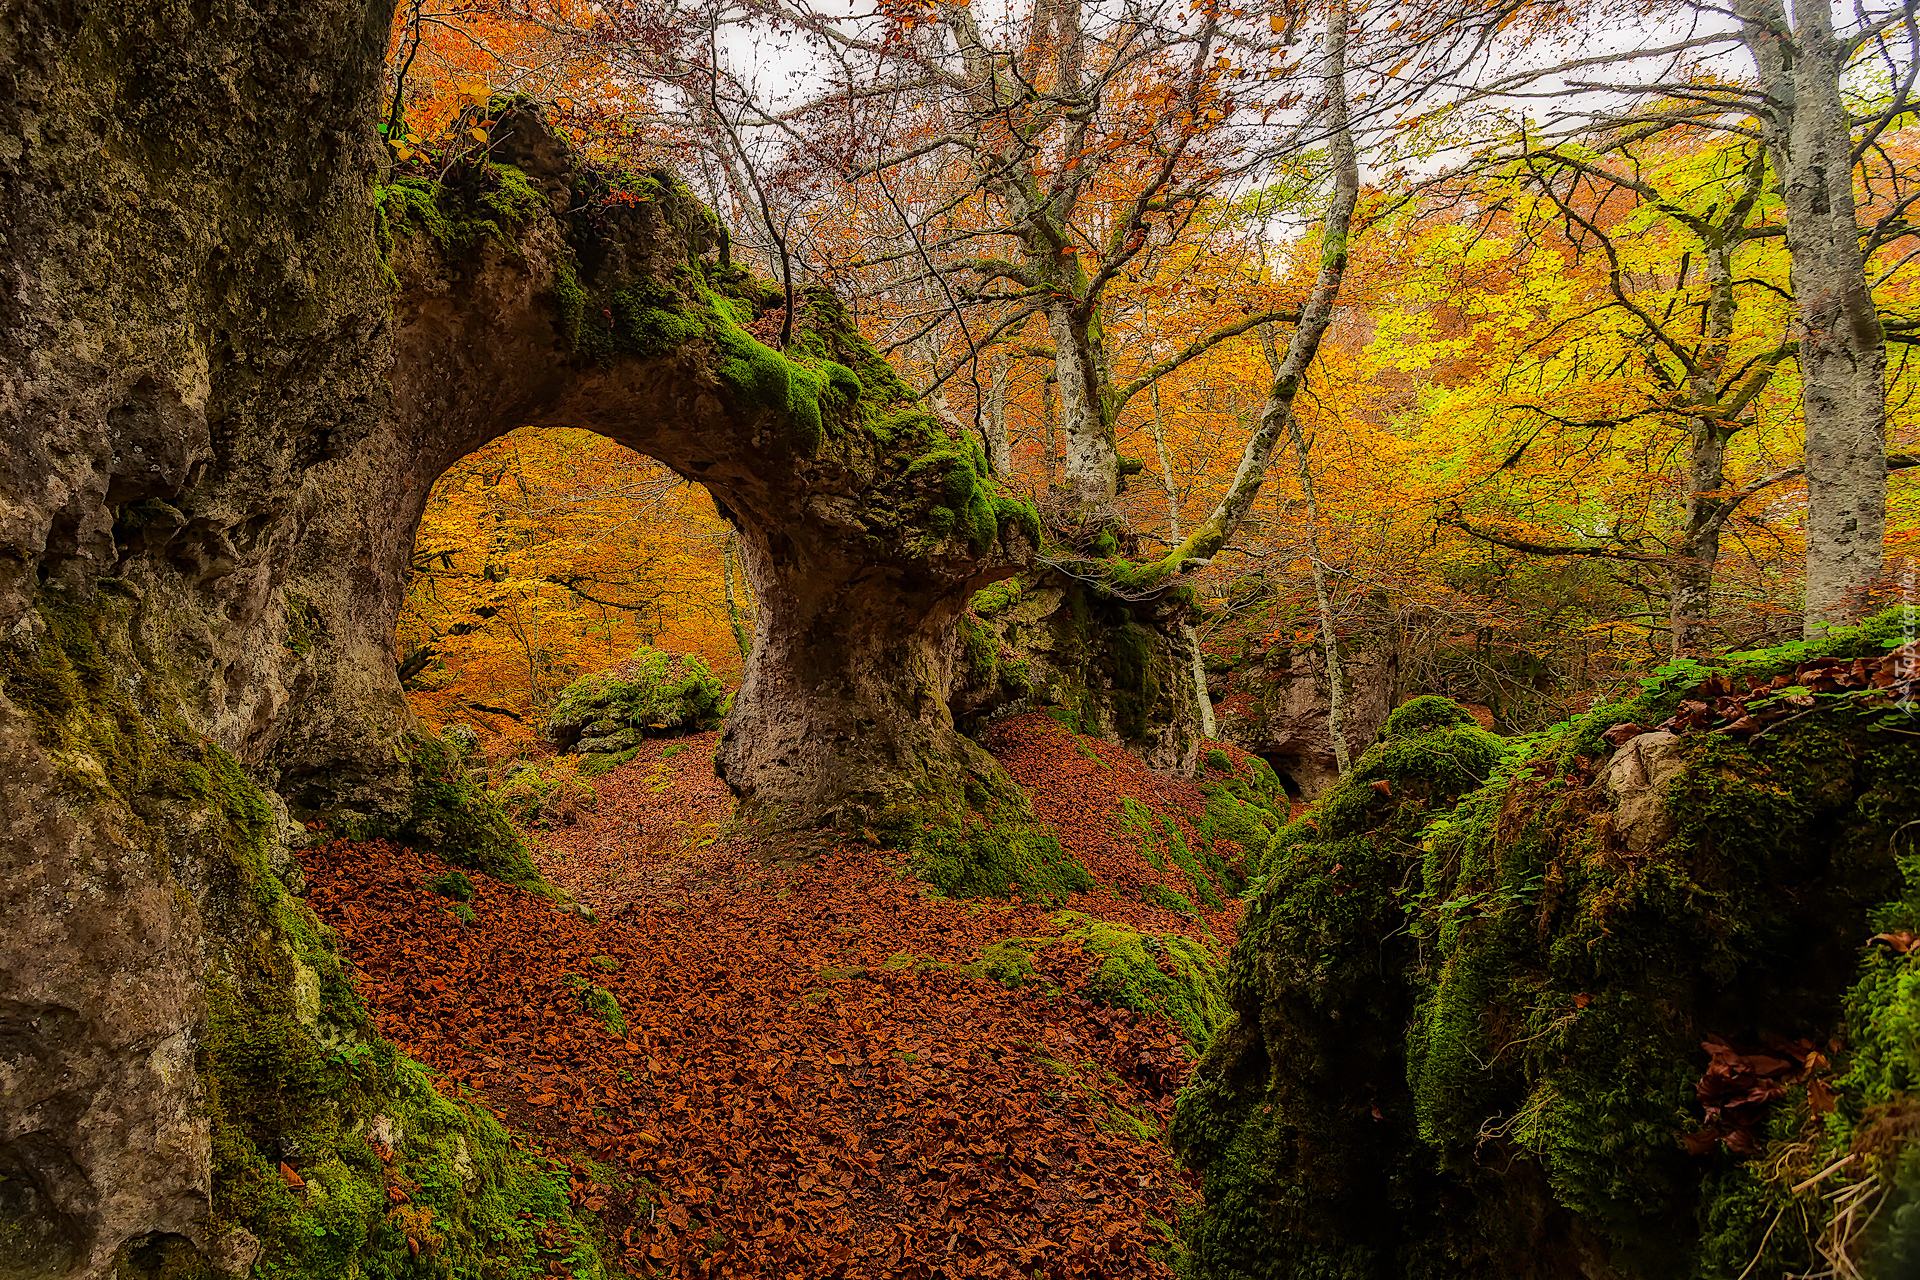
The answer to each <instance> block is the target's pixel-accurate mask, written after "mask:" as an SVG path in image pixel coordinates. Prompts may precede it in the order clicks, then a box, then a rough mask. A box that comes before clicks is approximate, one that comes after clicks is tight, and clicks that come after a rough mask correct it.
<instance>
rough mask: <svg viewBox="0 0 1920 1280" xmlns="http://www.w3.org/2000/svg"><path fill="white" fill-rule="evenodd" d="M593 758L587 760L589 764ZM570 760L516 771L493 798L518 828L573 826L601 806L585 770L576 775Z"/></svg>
mask: <svg viewBox="0 0 1920 1280" xmlns="http://www.w3.org/2000/svg"><path fill="white" fill-rule="evenodd" d="M594 758H595V757H592V756H588V757H587V759H588V760H589V761H591V760H593V759H594ZM609 758H611V757H609ZM573 759H574V757H561V758H558V762H556V761H551V760H549V761H541V762H539V763H537V764H536V763H529V764H527V765H526V766H525V767H523V768H520V769H518V770H515V771H514V773H513V775H512V776H511V777H509V778H507V779H506V780H505V781H504V782H502V783H501V784H500V787H499V789H498V790H496V791H495V792H494V793H493V796H494V798H495V799H496V800H497V801H499V803H500V807H501V808H502V809H505V810H506V811H507V813H508V814H510V815H512V817H513V821H514V823H515V825H517V826H519V827H522V828H526V827H540V828H544V829H546V830H552V829H553V828H555V827H566V826H572V825H573V824H574V823H575V822H577V821H579V819H580V816H581V815H582V814H584V813H590V812H592V811H593V810H594V809H597V808H598V807H599V805H600V793H599V792H597V791H595V790H594V789H593V787H592V785H591V784H589V783H588V782H587V781H586V778H585V777H584V776H583V775H586V774H587V770H586V768H585V767H584V766H583V767H581V768H580V769H578V770H577V771H576V770H575V769H574V768H573V767H572V761H573Z"/></svg>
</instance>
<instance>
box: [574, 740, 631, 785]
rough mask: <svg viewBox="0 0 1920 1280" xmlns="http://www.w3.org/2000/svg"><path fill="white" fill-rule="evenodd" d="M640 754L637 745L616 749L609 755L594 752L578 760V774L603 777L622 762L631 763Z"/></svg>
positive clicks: (586, 776) (588, 776)
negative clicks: (621, 749)
mask: <svg viewBox="0 0 1920 1280" xmlns="http://www.w3.org/2000/svg"><path fill="white" fill-rule="evenodd" d="M639 754H640V748H639V747H628V748H627V749H626V750H625V751H616V752H614V753H612V754H611V755H609V754H606V753H604V752H595V753H594V754H593V755H590V756H588V757H586V758H585V759H584V760H582V761H581V762H580V776H581V777H583V778H603V777H605V776H606V775H607V774H609V773H612V772H613V771H614V770H615V769H618V768H619V767H620V766H621V765H623V764H631V763H633V758H634V757H635V756H637V755H639Z"/></svg>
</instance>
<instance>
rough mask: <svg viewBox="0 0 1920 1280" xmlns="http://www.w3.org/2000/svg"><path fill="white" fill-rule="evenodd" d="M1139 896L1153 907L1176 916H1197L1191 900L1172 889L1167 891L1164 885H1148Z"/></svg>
mask: <svg viewBox="0 0 1920 1280" xmlns="http://www.w3.org/2000/svg"><path fill="white" fill-rule="evenodd" d="M1140 896H1141V897H1142V898H1144V899H1145V900H1146V901H1148V902H1151V903H1152V904H1153V905H1154V906H1156V907H1162V908H1165V909H1166V910H1168V911H1171V912H1173V913H1174V914H1176V915H1183V916H1192V915H1197V914H1198V913H1197V912H1196V911H1194V909H1193V902H1192V900H1191V899H1189V898H1188V897H1187V895H1186V894H1184V893H1180V892H1179V891H1177V890H1174V889H1169V888H1167V887H1166V886H1165V885H1160V884H1150V885H1148V886H1147V887H1146V888H1145V889H1144V890H1142V891H1141V894H1140Z"/></svg>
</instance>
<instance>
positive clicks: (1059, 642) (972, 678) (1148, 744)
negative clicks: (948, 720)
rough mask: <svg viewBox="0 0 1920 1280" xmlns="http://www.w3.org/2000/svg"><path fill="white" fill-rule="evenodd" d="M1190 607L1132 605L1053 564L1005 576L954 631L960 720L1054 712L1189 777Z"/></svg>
mask: <svg viewBox="0 0 1920 1280" xmlns="http://www.w3.org/2000/svg"><path fill="white" fill-rule="evenodd" d="M1184 608H1185V606H1184V604H1183V603H1181V602H1180V600H1179V599H1178V598H1169V599H1165V600H1123V599H1120V598H1118V597H1117V596H1114V595H1112V594H1109V593H1106V592H1103V591H1101V590H1099V589H1098V588H1097V587H1096V586H1094V585H1093V584H1090V583H1088V582H1085V581H1082V580H1080V579H1076V578H1073V577H1069V576H1067V575H1066V574H1063V573H1060V572H1058V571H1056V570H1052V569H1035V570H1029V571H1028V572H1025V573H1023V574H1021V575H1020V576H1019V577H1016V578H1009V579H1007V580H1006V581H1004V582H1000V583H996V584H994V585H993V586H991V587H989V588H987V589H986V590H985V591H982V592H979V593H978V594H976V595H975V596H974V597H973V607H972V609H971V611H970V612H969V613H968V614H966V615H965V616H963V617H962V618H961V620H960V624H959V626H958V627H957V628H956V630H955V632H954V635H953V640H952V642H951V654H952V657H951V662H952V664H953V684H952V688H951V692H950V693H949V699H950V702H951V705H952V708H953V712H954V715H955V716H956V717H957V718H958V719H959V720H960V721H961V722H962V723H963V724H969V725H976V724H979V723H981V722H983V721H986V720H990V719H996V718H1000V717H1003V716H1009V715H1017V714H1019V713H1020V712H1022V711H1031V710H1034V709H1036V708H1039V709H1047V710H1049V711H1050V713H1051V714H1053V715H1054V716H1056V717H1057V718H1058V719H1060V720H1061V721H1062V722H1063V723H1065V724H1067V725H1068V726H1069V727H1071V728H1073V729H1074V730H1075V731H1076V732H1078V733H1083V734H1086V735H1087V736H1089V737H1094V738H1101V739H1103V740H1105V741H1107V742H1112V743H1115V744H1117V745H1120V746H1123V747H1125V748H1127V750H1129V751H1131V752H1133V753H1134V754H1135V755H1137V756H1139V757H1140V758H1141V759H1142V760H1144V761H1146V762H1147V763H1148V764H1149V765H1151V766H1152V767H1154V768H1156V769H1167V770H1177V771H1179V772H1182V773H1186V774H1191V773H1192V772H1193V770H1194V765H1195V761H1197V760H1198V759H1199V755H1200V747H1201V737H1200V724H1199V710H1198V708H1197V706H1196V704H1195V702H1194V690H1193V675H1192V670H1193V668H1192V660H1191V658H1189V656H1188V650H1187V646H1186V640H1185V638H1184V637H1183V636H1182V635H1181V633H1180V630H1179V627H1178V620H1179V618H1180V617H1181V616H1182V614H1183V610H1184Z"/></svg>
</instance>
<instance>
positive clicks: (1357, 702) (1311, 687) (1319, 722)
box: [1209, 631, 1400, 799]
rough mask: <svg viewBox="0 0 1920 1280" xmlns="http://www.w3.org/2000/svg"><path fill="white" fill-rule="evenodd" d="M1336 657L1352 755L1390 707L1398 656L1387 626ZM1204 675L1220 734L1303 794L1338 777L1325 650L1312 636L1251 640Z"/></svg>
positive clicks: (1318, 790)
mask: <svg viewBox="0 0 1920 1280" xmlns="http://www.w3.org/2000/svg"><path fill="white" fill-rule="evenodd" d="M1343 658H1344V661H1345V665H1346V680H1347V748H1348V751H1349V753H1350V756H1351V758H1355V759H1357V758H1358V757H1359V755H1360V753H1361V752H1362V751H1364V750H1366V747H1367V744H1368V743H1370V742H1372V741H1373V738H1374V735H1375V734H1376V733H1378V732H1379V730H1380V726H1381V725H1383V724H1385V723H1386V721H1387V714H1388V712H1390V711H1392V710H1393V705H1394V694H1395V690H1396V688H1397V685H1398V680H1399V674H1400V655H1399V651H1398V649H1397V647H1396V644H1395V640H1394V636H1393V634H1392V633H1391V631H1389V632H1387V633H1386V634H1385V635H1383V636H1380V637H1378V638H1376V639H1374V640H1373V641H1372V642H1371V643H1368V644H1364V645H1355V646H1354V647H1353V648H1352V649H1350V650H1349V651H1348V652H1347V653H1345V654H1344V655H1343ZM1209 676H1210V678H1209V686H1210V687H1211V688H1212V689H1213V690H1214V692H1215V694H1216V706H1215V715H1216V716H1217V717H1218V720H1219V726H1220V736H1221V737H1223V738H1225V739H1226V740H1227V741H1229V742H1232V743H1235V744H1237V745H1239V746H1242V747H1245V748H1246V749H1247V750H1248V751H1251V752H1253V753H1254V754H1255V755H1257V756H1259V757H1261V758H1262V759H1264V760H1265V761H1266V762H1267V763H1268V764H1270V765H1272V766H1273V768H1274V771H1275V772H1276V773H1279V774H1280V775H1281V776H1282V777H1283V778H1285V779H1287V780H1288V781H1289V782H1291V783H1292V784H1293V785H1294V786H1295V787H1297V788H1298V790H1299V792H1300V794H1301V795H1303V796H1305V797H1307V798H1308V799H1312V798H1314V797H1316V796H1318V795H1320V794H1321V793H1323V792H1324V791H1326V789H1327V788H1328V787H1330V786H1332V785H1333V784H1334V783H1335V782H1336V781H1338V780H1339V777H1340V770H1339V768H1338V766H1337V765H1336V764H1335V761H1334V754H1333V738H1332V736H1331V733H1330V731H1329V729H1328V717H1329V716H1330V714H1331V713H1332V706H1333V704H1332V700H1331V695H1330V693H1329V686H1328V683H1327V663H1326V652H1325V650H1323V649H1322V648H1321V647H1320V645H1319V644H1318V643H1317V642H1315V643H1310V644H1304V645H1294V644H1289V643H1275V644H1271V645H1259V644H1254V645H1250V646H1249V647H1248V648H1247V650H1246V651H1245V653H1244V655H1243V657H1242V658H1241V660H1240V661H1239V662H1237V663H1234V664H1233V665H1232V666H1231V667H1229V668H1228V669H1226V670H1223V671H1219V672H1210V673H1209Z"/></svg>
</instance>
